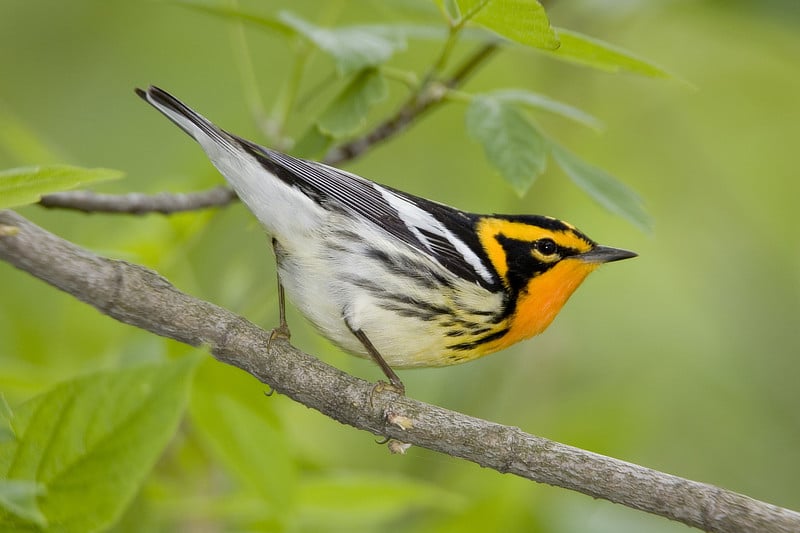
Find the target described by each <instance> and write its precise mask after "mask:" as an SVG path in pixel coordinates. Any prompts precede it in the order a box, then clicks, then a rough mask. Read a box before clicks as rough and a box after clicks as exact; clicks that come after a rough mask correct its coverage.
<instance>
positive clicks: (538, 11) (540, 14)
mask: <svg viewBox="0 0 800 533" xmlns="http://www.w3.org/2000/svg"><path fill="white" fill-rule="evenodd" d="M457 3H458V8H459V10H460V11H461V17H462V20H464V21H467V20H471V21H473V22H476V23H478V24H480V25H481V26H483V27H485V28H488V29H490V30H492V31H494V32H495V33H497V34H498V35H501V36H503V37H505V38H506V39H510V40H512V41H514V42H517V43H520V44H524V45H527V46H533V47H536V48H544V49H545V50H555V49H556V48H558V46H559V41H558V36H557V35H556V32H555V30H554V29H553V27H552V26H550V20H549V19H548V18H547V13H545V11H544V8H543V7H542V4H540V3H539V2H537V1H536V0H458V2H457Z"/></svg>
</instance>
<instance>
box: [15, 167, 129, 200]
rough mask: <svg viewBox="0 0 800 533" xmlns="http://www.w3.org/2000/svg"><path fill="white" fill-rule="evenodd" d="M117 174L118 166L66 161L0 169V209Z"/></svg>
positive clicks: (110, 178) (119, 173) (113, 177)
mask: <svg viewBox="0 0 800 533" xmlns="http://www.w3.org/2000/svg"><path fill="white" fill-rule="evenodd" d="M120 177H122V172H120V171H118V170H111V169H108V168H80V167H71V166H67V165H52V166H41V167H24V168H12V169H9V170H4V171H2V172H0V209H3V208H6V207H14V206H18V205H25V204H32V203H36V202H38V201H39V199H40V198H41V197H42V195H44V194H49V193H52V192H58V191H66V190H69V189H74V188H76V187H82V186H84V185H87V184H89V183H93V182H96V181H104V180H112V179H117V178H120Z"/></svg>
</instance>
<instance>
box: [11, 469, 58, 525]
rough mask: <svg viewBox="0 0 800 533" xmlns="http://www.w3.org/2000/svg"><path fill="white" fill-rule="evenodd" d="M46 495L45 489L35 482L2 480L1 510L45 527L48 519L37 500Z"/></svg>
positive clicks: (24, 520)
mask: <svg viewBox="0 0 800 533" xmlns="http://www.w3.org/2000/svg"><path fill="white" fill-rule="evenodd" d="M44 493H45V490H44V487H43V486H42V485H40V484H38V483H36V482H35V481H26V480H18V479H0V510H2V511H5V512H6V513H8V514H10V515H11V516H12V517H14V518H15V519H21V520H22V521H23V522H30V523H31V524H33V525H36V526H39V527H45V526H47V518H45V516H44V514H43V513H42V510H41V509H40V508H39V504H38V502H37V501H36V498H37V497H39V496H43V495H44ZM12 523H13V522H12ZM2 525H3V518H2V515H1V514H0V526H2Z"/></svg>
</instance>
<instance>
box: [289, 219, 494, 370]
mask: <svg viewBox="0 0 800 533" xmlns="http://www.w3.org/2000/svg"><path fill="white" fill-rule="evenodd" d="M338 222H339V224H341V220H338ZM339 224H335V225H334V224H331V225H332V226H334V227H337V228H339V229H338V230H337V231H335V232H334V231H329V230H325V231H321V232H319V233H318V234H315V235H314V236H310V238H309V240H308V241H306V242H305V243H298V242H293V243H292V244H290V245H289V246H285V245H284V246H281V247H280V248H282V249H279V250H278V268H279V272H280V276H281V281H282V284H283V286H284V289H285V290H286V294H287V296H288V298H289V299H290V301H291V302H292V303H293V304H294V305H295V306H296V307H297V308H298V309H299V310H300V311H301V312H302V313H303V315H305V316H306V318H308V319H309V320H310V321H311V322H312V323H313V324H314V325H315V326H316V327H317V329H319V331H320V332H321V333H322V334H323V335H324V336H325V337H326V338H328V339H330V340H331V341H332V342H334V343H335V344H337V345H338V346H340V347H341V348H342V349H344V350H345V351H347V352H349V353H352V354H354V355H358V356H361V357H369V354H368V353H367V351H366V349H365V348H364V346H363V345H362V344H361V342H360V341H359V340H358V339H357V338H356V337H355V336H354V335H353V333H352V331H351V330H350V328H353V329H356V330H358V329H360V330H362V331H363V332H364V333H365V334H366V335H367V337H368V338H369V339H370V341H371V342H372V344H373V345H374V346H375V348H376V349H377V350H378V352H379V353H380V354H381V355H382V356H383V358H384V360H385V361H386V362H387V363H388V364H389V365H390V366H393V367H413V366H439V365H444V364H448V362H450V363H452V361H449V360H447V359H444V354H445V353H446V352H448V348H447V347H448V346H449V345H452V344H453V342H454V340H453V337H452V336H447V335H445V332H446V331H447V330H446V329H444V328H443V327H442V324H443V323H444V322H452V321H453V318H455V317H460V318H461V319H465V317H464V312H463V310H464V309H465V308H466V309H475V310H480V311H497V310H499V309H500V306H501V305H502V297H501V296H500V295H497V294H493V293H490V292H489V291H487V290H486V289H484V288H482V287H480V286H478V285H477V284H474V283H469V282H466V281H464V280H460V279H458V278H456V277H455V276H454V275H453V274H452V273H450V272H449V271H448V270H446V269H445V268H444V267H442V266H441V265H440V264H439V263H437V262H435V261H433V260H431V259H428V258H426V257H422V256H420V254H419V252H417V251H415V250H412V249H411V248H410V247H406V246H404V245H402V244H401V245H400V247H395V248H393V249H391V250H383V249H382V250H383V251H385V252H387V253H389V254H390V255H391V256H392V257H403V258H408V259H409V261H413V262H415V263H414V264H415V265H417V266H418V268H416V269H415V273H416V274H417V276H416V277H415V276H410V277H407V276H398V275H396V274H394V273H392V272H391V271H390V270H387V263H386V261H385V258H384V259H382V258H379V257H375V256H374V254H370V253H369V251H370V250H371V249H373V248H374V247H375V245H374V243H375V242H383V239H384V237H383V235H381V234H380V233H379V232H380V231H381V230H377V229H376V230H374V234H373V235H364V234H363V232H364V228H363V226H362V227H361V228H360V230H361V234H359V236H358V238H356V237H355V236H354V235H350V236H349V237H350V238H348V236H347V235H346V234H347V231H346V230H345V231H342V229H341V226H340V225H339ZM316 239H320V240H316ZM312 241H315V242H313V243H312ZM431 272H436V275H438V276H446V277H447V278H448V279H450V280H451V281H452V282H451V284H450V285H451V287H446V286H445V287H442V286H441V284H436V286H434V284H435V283H434V281H433V279H427V278H428V277H427V276H426V273H431ZM466 320H472V321H473V322H475V325H476V327H477V326H481V327H482V326H483V324H482V322H483V321H485V320H487V317H486V315H485V314H483V315H481V316H474V315H471V316H469V317H466ZM478 321H480V322H481V323H480V324H479V323H478ZM348 324H349V327H348Z"/></svg>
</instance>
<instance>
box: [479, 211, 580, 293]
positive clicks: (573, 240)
mask: <svg viewBox="0 0 800 533" xmlns="http://www.w3.org/2000/svg"><path fill="white" fill-rule="evenodd" d="M564 225H565V226H566V229H564V230H550V229H546V228H542V227H539V226H535V225H533V224H526V223H525V222H516V221H511V220H505V219H502V218H484V219H482V220H481V221H480V222H479V223H478V225H477V231H478V238H479V239H480V242H481V246H483V249H484V250H485V251H486V255H487V256H488V257H489V261H491V262H492V266H494V268H495V270H496V271H497V273H498V274H499V275H500V277H501V278H502V279H503V280H507V274H508V258H507V257H506V251H505V249H504V248H503V246H502V245H501V244H500V242H499V241H498V240H497V236H498V235H503V236H505V237H507V238H509V239H514V240H518V241H525V242H531V243H532V242H534V241H538V240H539V239H545V238H549V239H553V241H554V242H555V243H556V244H557V245H559V246H563V247H566V248H572V249H574V250H578V252H580V253H583V252H588V251H589V250H591V248H592V246H591V244H590V243H588V242H587V241H586V240H585V239H584V238H583V237H581V236H580V235H579V234H577V233H575V228H574V227H573V226H571V225H569V224H567V223H564ZM531 253H532V254H533V256H534V257H535V258H536V259H537V260H538V261H541V262H542V263H549V262H553V261H557V260H558V259H560V257H559V256H558V255H552V256H545V255H543V254H541V253H540V252H538V251H537V250H532V252H531Z"/></svg>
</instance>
